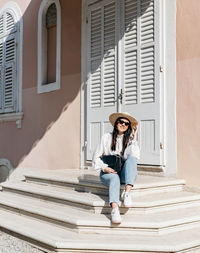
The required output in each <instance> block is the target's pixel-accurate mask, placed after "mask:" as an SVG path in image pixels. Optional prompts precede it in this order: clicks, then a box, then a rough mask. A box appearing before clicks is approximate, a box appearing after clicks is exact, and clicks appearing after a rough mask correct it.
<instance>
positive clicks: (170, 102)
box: [162, 0, 177, 175]
mask: <svg viewBox="0 0 200 253" xmlns="http://www.w3.org/2000/svg"><path fill="white" fill-rule="evenodd" d="M162 14H163V32H164V33H163V48H164V50H163V53H164V57H163V66H164V72H163V74H164V83H163V85H164V136H165V139H164V149H165V164H166V168H165V173H166V174H171V175H172V174H173V175H175V174H176V170H177V141H176V1H174V0H164V1H163V12H162Z"/></svg>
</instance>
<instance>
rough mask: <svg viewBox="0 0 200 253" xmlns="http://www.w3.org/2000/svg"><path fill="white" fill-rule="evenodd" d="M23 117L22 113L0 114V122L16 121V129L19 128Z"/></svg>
mask: <svg viewBox="0 0 200 253" xmlns="http://www.w3.org/2000/svg"><path fill="white" fill-rule="evenodd" d="M23 116H24V114H23V112H16V113H7V114H0V122H5V121H16V124H17V128H21V127H22V118H23Z"/></svg>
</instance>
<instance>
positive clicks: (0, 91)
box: [0, 66, 3, 112]
mask: <svg viewBox="0 0 200 253" xmlns="http://www.w3.org/2000/svg"><path fill="white" fill-rule="evenodd" d="M2 103H3V76H2V68H1V66H0V112H2V109H3V104H2Z"/></svg>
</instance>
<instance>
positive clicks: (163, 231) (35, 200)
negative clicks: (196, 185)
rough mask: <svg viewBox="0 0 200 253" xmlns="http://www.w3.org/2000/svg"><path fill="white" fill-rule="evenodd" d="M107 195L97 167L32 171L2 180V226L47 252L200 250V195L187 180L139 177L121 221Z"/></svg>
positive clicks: (172, 251) (0, 195) (180, 251)
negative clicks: (113, 217)
mask: <svg viewBox="0 0 200 253" xmlns="http://www.w3.org/2000/svg"><path fill="white" fill-rule="evenodd" d="M122 189H123V186H122ZM107 194H108V191H107V189H106V188H105V187H104V186H103V185H102V184H101V183H100V182H99V178H98V174H97V173H96V172H94V171H90V170H61V171H35V172H33V171H32V172H29V173H27V174H26V175H25V180H24V181H16V182H14V181H12V182H9V181H8V182H6V183H3V184H2V192H1V193H0V227H1V230H3V231H5V232H8V233H11V234H13V235H15V236H16V237H19V238H21V239H23V240H25V241H28V242H29V243H31V244H33V245H35V246H37V247H38V248H40V249H42V250H44V251H45V252H60V253H61V252H62V253H64V252H70V253H71V252H76V253H78V252H84V253H86V252H87V253H88V252H90V253H97V252H99V253H108V252H117V253H125V252H135V253H136V252H137V253H139V252H140V253H164V252H166V253H175V252H176V253H178V252H179V253H183V252H190V253H198V252H199V253H200V193H198V192H195V191H192V190H189V189H188V188H186V187H185V182H184V180H178V179H174V178H165V177H157V176H148V175H139V176H138V179H137V181H136V184H135V186H134V189H133V191H132V198H133V206H132V207H131V208H129V209H128V208H124V207H121V208H120V212H121V213H122V223H121V224H120V225H113V224H111V223H110V207H109V204H108V195H107Z"/></svg>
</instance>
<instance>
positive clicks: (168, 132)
mask: <svg viewBox="0 0 200 253" xmlns="http://www.w3.org/2000/svg"><path fill="white" fill-rule="evenodd" d="M98 1H99V0H82V24H81V27H82V33H81V37H82V42H81V115H80V120H81V146H80V149H81V150H80V156H81V157H80V158H81V159H80V161H81V164H80V167H81V168H86V167H87V164H86V145H87V141H86V140H85V136H86V127H87V122H86V120H87V115H86V105H87V104H86V103H87V99H86V89H87V64H85V63H86V62H87V51H86V50H85V48H87V33H86V32H87V5H88V4H90V3H93V2H94V3H95V2H98ZM160 8H161V9H160V25H161V29H160V52H161V55H160V62H161V71H162V70H163V72H161V75H160V85H161V87H160V89H161V101H162V103H161V108H160V111H161V115H162V118H161V128H162V129H161V131H163V134H162V136H163V137H164V139H163V143H162V144H163V148H164V152H163V153H164V154H163V155H164V164H165V167H164V174H165V175H175V174H176V169H177V143H176V2H175V1H173V0H164V1H162V3H161V6H160ZM166 38H167V40H166Z"/></svg>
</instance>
